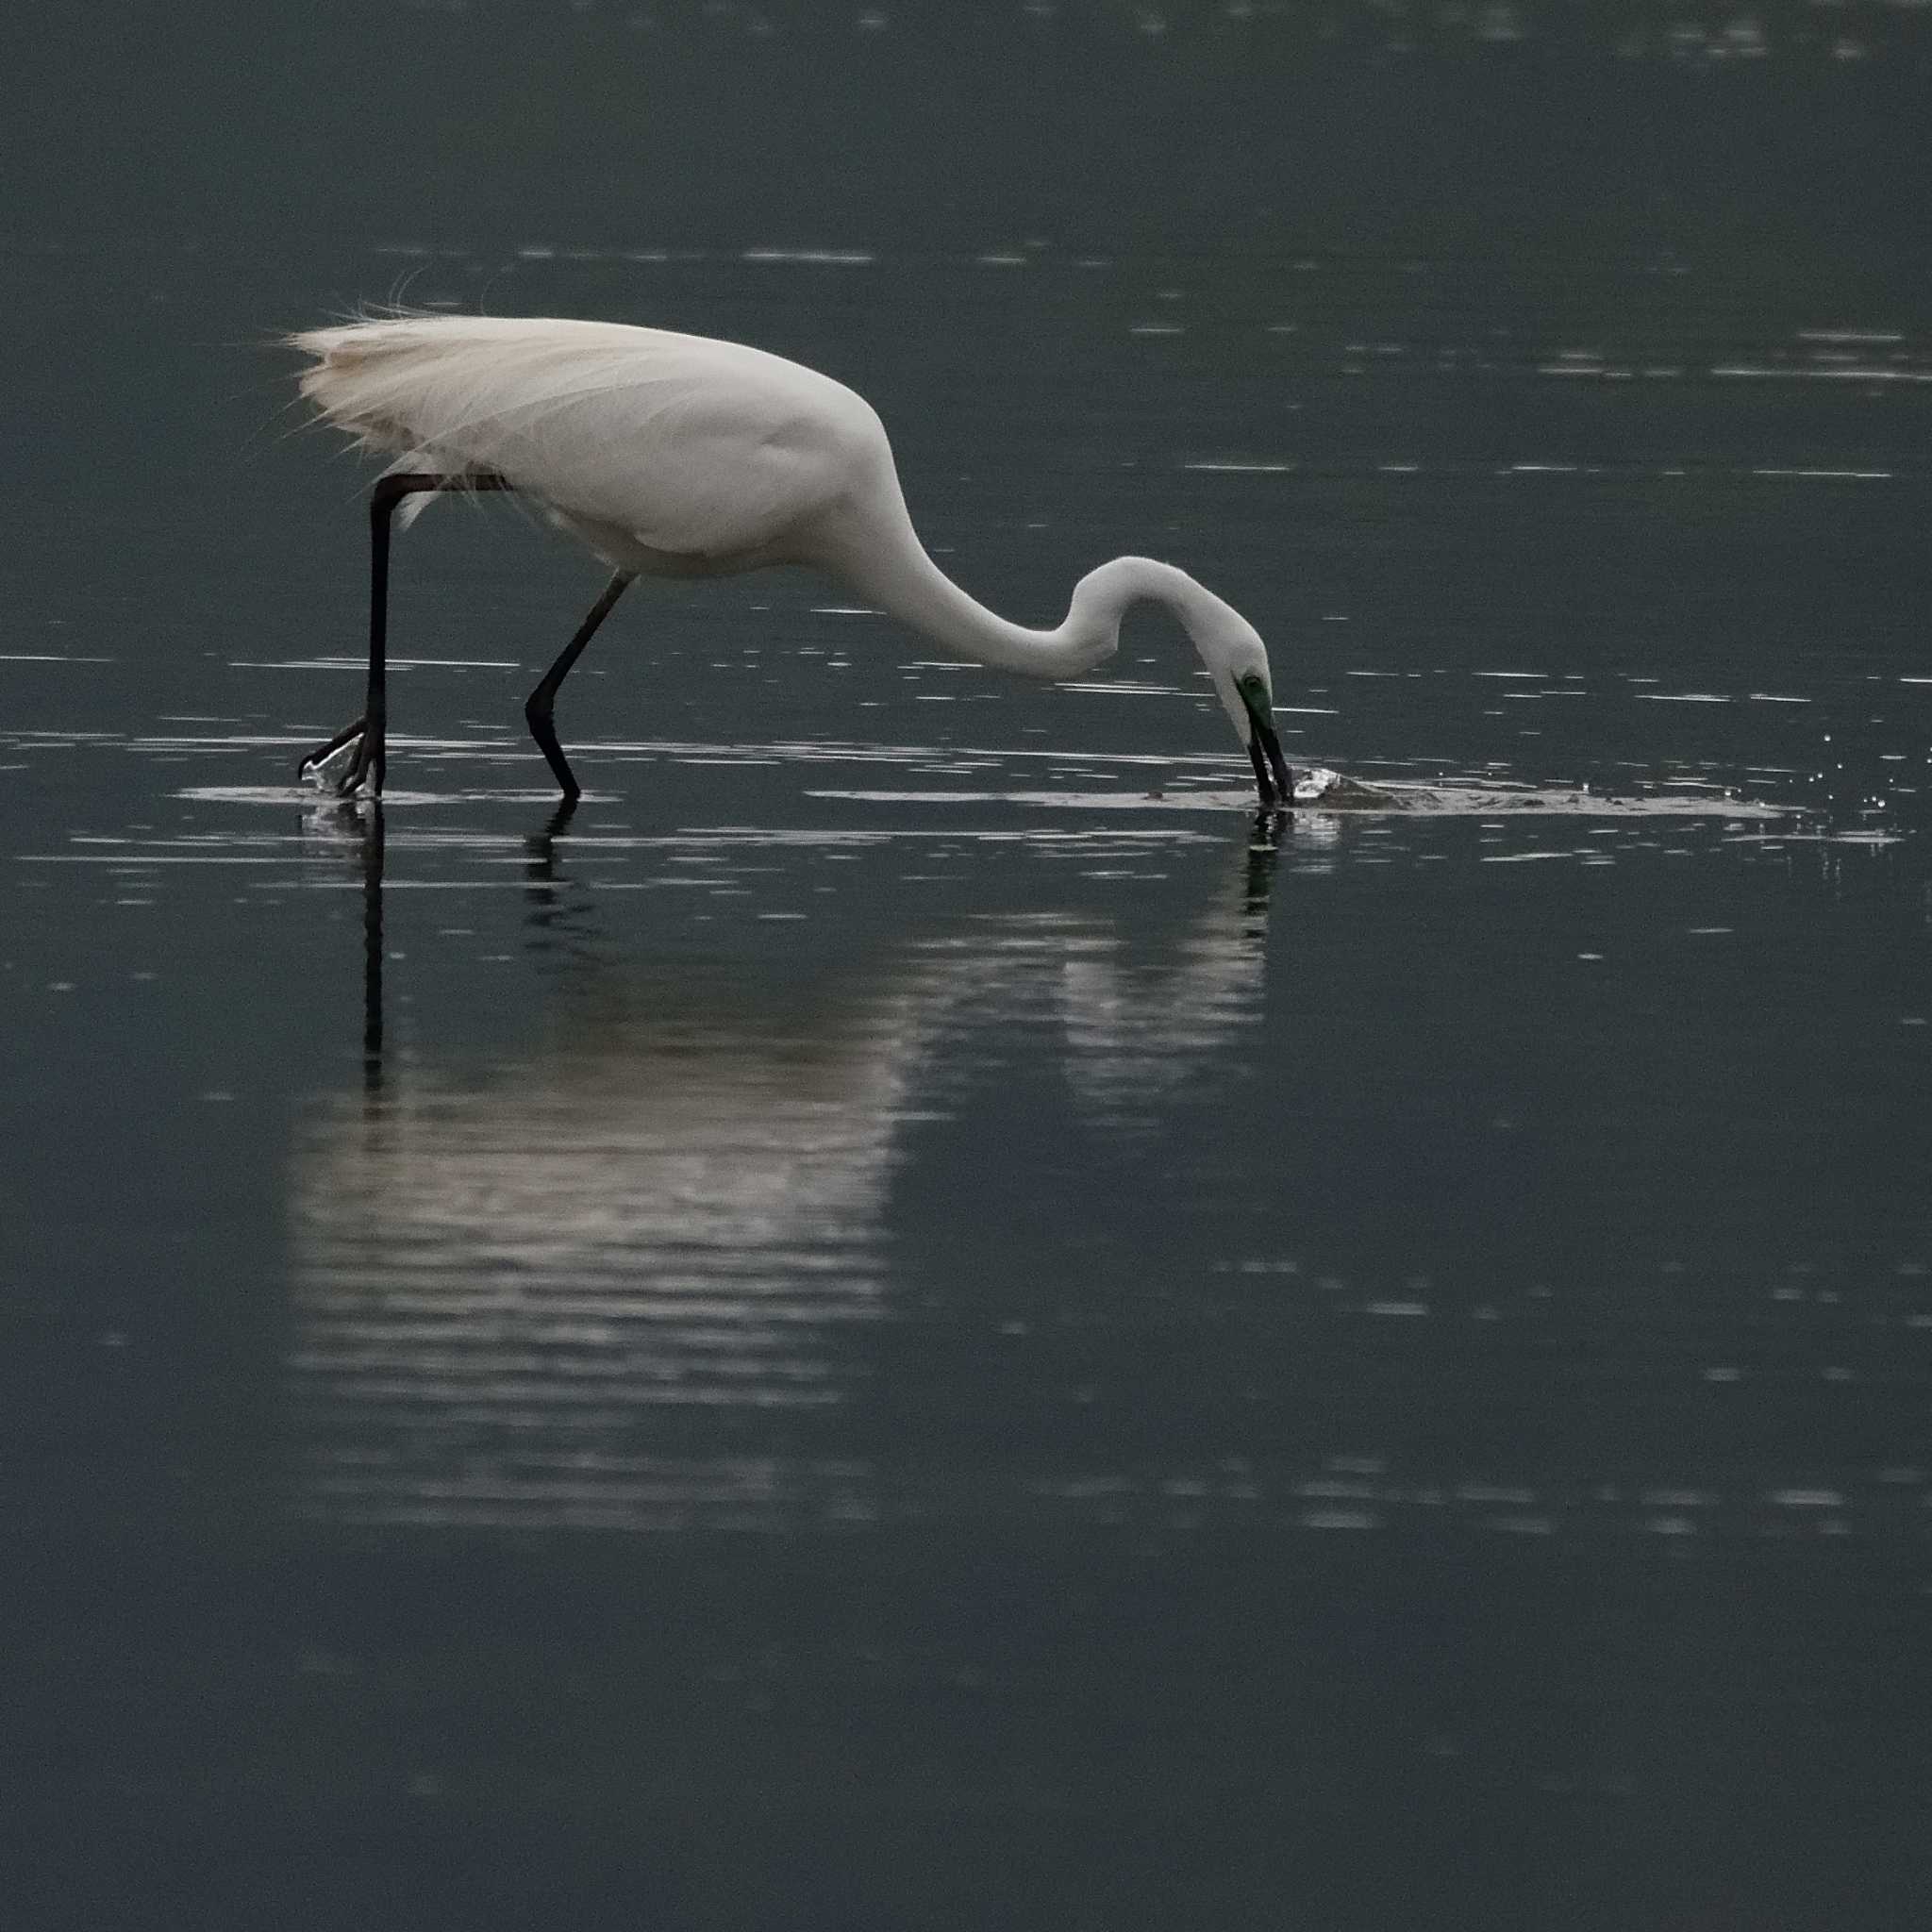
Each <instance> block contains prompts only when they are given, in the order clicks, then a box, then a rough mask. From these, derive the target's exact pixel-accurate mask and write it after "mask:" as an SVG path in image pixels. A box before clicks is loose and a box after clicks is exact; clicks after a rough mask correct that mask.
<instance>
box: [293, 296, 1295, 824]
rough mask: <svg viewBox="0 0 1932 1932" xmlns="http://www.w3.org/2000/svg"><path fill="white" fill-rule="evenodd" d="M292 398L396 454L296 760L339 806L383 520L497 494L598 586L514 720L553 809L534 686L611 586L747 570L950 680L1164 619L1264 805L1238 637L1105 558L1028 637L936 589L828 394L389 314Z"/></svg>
mask: <svg viewBox="0 0 1932 1932" xmlns="http://www.w3.org/2000/svg"><path fill="white" fill-rule="evenodd" d="M292 340H293V344H294V346H295V347H297V348H300V349H302V350H304V351H305V352H306V353H307V354H308V355H309V356H311V357H312V358H314V361H313V363H312V365H311V366H310V367H309V368H308V370H307V371H305V372H304V374H303V376H302V391H303V393H304V394H305V395H306V396H308V399H309V400H310V401H311V402H312V403H313V404H314V405H315V406H316V408H318V409H319V410H320V411H321V412H322V414H323V415H324V416H325V418H326V419H327V420H328V421H329V422H331V423H333V424H335V425H338V426H339V427H341V428H343V429H346V430H349V431H351V432H352V433H353V434H354V435H356V436H357V437H358V438H359V440H360V441H362V442H363V443H364V444H366V445H368V446H369V447H372V448H375V449H380V450H388V451H392V452H395V453H396V457H397V460H396V461H395V462H394V463H393V464H392V465H391V468H390V470H389V471H388V472H387V473H386V475H384V477H383V479H382V480H381V481H380V482H379V483H378V484H377V485H376V491H375V499H374V501H373V503H372V506H371V508H372V536H373V540H374V556H373V560H374V585H373V594H372V600H371V613H370V658H369V701H368V706H367V708H366V709H365V711H364V714H363V716H362V717H361V718H358V720H357V721H356V722H355V723H354V724H351V725H349V726H348V727H347V728H346V729H344V730H342V731H341V732H338V733H337V734H336V736H335V737H334V738H333V739H331V740H330V741H328V742H327V743H326V744H325V745H322V746H319V747H318V748H317V749H316V751H315V752H313V753H311V754H310V756H309V757H308V758H306V759H304V761H303V764H304V769H305V770H307V769H308V768H310V767H317V766H320V765H321V764H323V763H324V762H325V761H326V760H327V759H328V758H332V757H333V756H334V755H335V754H336V753H337V752H339V751H341V749H342V748H343V747H345V746H347V745H349V744H351V743H352V742H353V744H354V746H355V750H354V753H353V755H352V757H351V758H350V759H349V761H348V764H347V768H346V770H345V771H344V773H343V774H342V776H341V781H340V789H341V791H344V792H349V791H355V790H356V789H357V788H358V786H362V785H366V786H367V787H368V789H370V790H371V791H381V789H382V778H383V757H384V729H385V722H386V698H385V688H384V676H383V669H384V648H385V623H386V619H385V606H386V603H387V595H388V572H389V528H390V517H391V511H392V510H393V509H394V508H395V507H396V505H397V504H398V503H400V502H401V501H402V500H403V499H404V498H405V497H406V496H408V495H409V494H411V493H412V492H416V491H434V490H515V491H521V492H523V493H524V494H525V495H527V496H529V497H530V498H532V499H533V500H534V501H535V502H537V503H538V504H540V505H541V507H542V508H543V509H544V511H545V512H546V514H548V515H549V516H550V517H551V518H552V519H553V520H554V521H555V522H557V523H558V524H559V525H563V526H564V527H565V528H567V529H569V530H570V531H572V532H573V533H574V534H575V535H576V536H577V537H579V538H581V539H582V541H584V542H585V543H587V544H588V545H589V546H590V548H591V550H592V551H594V552H595V553H596V554H597V555H598V556H599V557H601V558H603V559H604V561H605V562H606V563H608V565H609V566H610V567H611V569H612V571H613V572H614V573H615V575H613V576H612V578H611V580H610V583H609V585H608V587H607V588H606V590H605V591H604V594H603V596H602V597H600V598H599V599H598V601H597V603H596V605H595V606H593V607H592V608H591V613H590V615H589V616H588V617H587V618H586V619H585V620H584V623H583V624H582V625H581V626H580V627H579V628H578V630H577V633H576V635H575V637H574V638H573V639H572V640H571V641H570V642H569V644H567V645H566V646H565V648H564V650H563V652H562V654H561V656H559V657H558V659H557V661H556V663H555V664H553V665H552V666H551V668H550V670H549V671H548V672H547V673H546V674H545V675H544V677H543V679H542V681H541V683H540V684H539V685H538V687H537V689H536V690H535V691H533V692H532V693H531V694H530V698H529V701H528V703H527V704H526V705H525V717H526V718H527V719H528V721H529V725H530V731H531V735H532V736H533V737H534V738H535V739H536V741H537V743H538V745H539V747H540V748H541V750H542V753H543V755H544V757H545V758H546V759H548V761H549V763H550V767H551V770H552V771H553V772H554V773H555V774H556V775H557V780H558V784H559V785H560V786H561V787H562V788H563V792H564V795H565V797H566V798H575V797H576V796H577V791H578V788H577V783H576V780H575V777H574V776H573V775H572V774H571V769H570V766H569V764H568V762H567V761H566V760H565V758H564V756H563V752H562V748H561V747H560V746H559V745H558V741H557V734H556V730H555V727H554V725H553V724H552V715H551V714H552V710H553V708H554V706H555V702H556V697H557V691H558V686H559V685H560V684H561V683H562V682H563V679H564V676H565V675H566V674H567V673H568V672H569V670H570V668H571V666H572V665H573V664H574V663H575V661H576V658H577V656H578V654H579V653H580V652H581V651H582V650H583V648H584V646H585V645H586V644H587V643H588V642H589V641H590V640H591V634H592V633H593V632H594V631H595V630H596V628H597V626H598V625H600V624H601V623H602V622H603V620H604V618H605V616H606V615H607V614H608V611H609V609H610V608H611V606H612V605H613V604H615V603H616V601H617V599H618V596H619V595H620V594H621V593H622V591H623V590H624V588H625V585H626V584H628V583H629V582H630V581H631V579H632V578H633V577H635V576H638V575H657V576H722V575H730V574H733V573H736V572H739V571H748V570H758V569H761V568H763V567H764V566H766V565H771V564H806V565H810V566H812V567H815V568H818V569H821V570H824V571H828V572H830V573H831V574H832V575H835V576H837V577H839V578H841V580H843V581H844V582H845V583H847V584H849V585H850V586H851V587H852V588H853V589H854V590H855V591H858V593H859V594H860V595H862V596H865V597H867V598H869V599H870V600H872V601H873V602H874V603H876V604H877V605H878V606H879V607H880V608H883V609H885V610H886V611H888V612H890V613H891V615H892V616H894V617H896V618H899V619H900V620H901V621H902V622H904V623H906V624H908V625H911V626H912V627H913V628H914V629H916V630H918V631H920V632H922V633H923V634H924V635H925V636H926V637H928V638H930V639H931V640H932V641H934V642H935V643H936V644H938V645H939V646H940V647H941V649H943V650H946V651H948V652H951V653H952V654H953V655H954V656H956V657H958V658H968V659H970V660H972V661H973V662H974V663H979V664H987V665H991V666H992V667H994V668H995V669H998V670H1004V671H1017V672H1023V673H1025V674H1028V675H1033V676H1038V677H1047V678H1064V677H1074V676H1078V675H1080V674H1081V673H1083V672H1086V671H1090V670H1091V669H1092V668H1093V666H1094V665H1096V664H1098V663H1100V662H1101V661H1102V660H1103V659H1104V658H1108V657H1110V656H1111V655H1112V653H1113V651H1114V649H1115V647H1116V644H1117V642H1118V639H1119V633H1120V624H1121V617H1122V614H1123V613H1124V611H1125V609H1126V608H1127V607H1128V606H1129V605H1130V604H1134V603H1138V602H1141V601H1143V600H1145V601H1150V602H1154V603H1158V604H1161V605H1164V606H1165V607H1166V608H1168V609H1170V610H1171V611H1172V612H1173V613H1174V616H1175V617H1176V618H1177V619H1179V621H1180V623H1181V624H1182V625H1183V626H1184V627H1185V628H1186V629H1187V631H1188V634H1189V635H1190V636H1191V638H1192V639H1193V641H1194V645H1195V648H1196V649H1197V650H1198V651H1199V653H1200V655H1201V659H1202V662H1203V663H1204V664H1206V665H1207V667H1208V673H1209V675H1210V676H1211V677H1212V679H1213V683H1214V689H1215V692H1216V694H1217V695H1218V696H1219V698H1220V700H1221V702H1222V705H1223V706H1224V708H1225V709H1226V711H1227V714H1228V716H1229V718H1230V719H1232V720H1233V722H1234V726H1235V729H1236V731H1237V733H1238V734H1239V735H1240V737H1241V742H1242V744H1243V745H1244V746H1245V747H1246V748H1247V752H1248V756H1249V759H1250V761H1251V762H1252V764H1253V766H1254V770H1255V783H1256V786H1257V791H1259V794H1260V799H1261V803H1262V805H1263V806H1264V807H1268V806H1274V805H1276V804H1280V805H1283V806H1285V805H1286V804H1287V803H1288V800H1289V797H1290V794H1291V784H1290V780H1289V774H1288V771H1287V767H1286V766H1285V764H1284V763H1283V760H1282V756H1281V748H1280V745H1279V743H1278V741H1277V740H1276V738H1275V735H1274V725H1273V724H1272V722H1271V718H1272V706H1273V685H1272V682H1271V680H1270V675H1269V669H1268V655H1267V652H1266V650H1265V649H1264V648H1263V646H1262V643H1261V640H1260V639H1259V637H1257V635H1256V633H1255V629H1254V627H1253V625H1250V624H1249V623H1248V622H1247V620H1246V619H1245V618H1244V617H1242V616H1241V613H1240V612H1239V611H1237V610H1235V609H1234V608H1231V607H1230V606H1229V605H1227V604H1225V603H1224V602H1223V601H1222V600H1221V599H1220V598H1219V597H1217V596H1215V595H1214V593H1213V592H1212V591H1208V590H1205V589H1203V588H1202V586H1201V585H1199V584H1197V583H1196V582H1195V581H1194V580H1193V578H1192V577H1191V576H1189V575H1187V574H1186V573H1185V572H1184V571H1179V570H1176V569H1174V566H1173V565H1171V564H1165V563H1156V562H1154V561H1153V560H1152V559H1150V558H1144V557H1119V558H1114V560H1113V561H1112V562H1111V563H1107V564H1103V565H1102V566H1101V567H1100V568H1099V569H1098V570H1095V571H1091V572H1090V573H1089V574H1088V575H1086V576H1084V577H1082V578H1081V579H1080V581H1079V582H1078V583H1077V584H1076V585H1075V586H1074V595H1073V600H1072V603H1071V604H1070V605H1069V607H1068V610H1067V615H1066V617H1065V619H1064V620H1063V621H1062V622H1061V623H1060V624H1059V625H1058V626H1057V627H1056V628H1054V629H1052V630H1028V629H1026V628H1025V627H1024V626H1023V625H1016V624H1009V623H1008V622H1007V621H1006V620H1005V619H1004V618H1001V617H997V616H995V615H994V614H993V612H991V610H989V609H987V608H985V607H984V606H983V605H981V604H978V603H976V602H975V601H974V599H973V598H972V597H969V596H968V595H967V594H966V592H965V591H962V590H960V589H959V588H958V585H956V584H954V583H953V582H952V581H951V580H950V579H949V578H948V577H947V576H946V575H944V574H943V573H942V572H941V570H940V568H939V566H938V565H937V564H935V563H934V562H933V560H932V559H931V558H929V557H928V556H927V555H926V553H925V550H924V547H923V545H922V544H921V543H920V541H919V539H918V536H917V535H916V534H915V532H914V530H913V528H912V522H911V519H910V517H909V516H908V514H907V510H906V502H905V498H904V497H903V495H902V494H901V493H900V489H899V480H898V476H897V475H896V473H895V471H894V469H893V465H892V453H891V446H890V445H889V444H888V442H887V441H886V432H885V430H884V428H883V426H882V425H880V423H879V419H878V417H877V415H876V414H875V413H874V410H873V408H872V407H871V405H870V404H868V403H867V402H866V401H865V400H864V399H863V398H862V397H860V396H858V395H856V394H854V393H853V391H851V390H849V389H846V388H845V387H843V385H841V384H840V383H837V382H834V381H832V380H831V378H830V377H829V376H824V375H818V374H817V373H816V372H815V371H813V370H809V369H805V368H802V367H800V366H799V365H798V364H797V363H795V362H788V361H785V360H783V359H781V358H778V357H776V356H770V355H766V354H765V353H764V352H763V351H761V350H758V349H750V348H745V347H742V346H741V345H740V344H738V343H736V342H720V341H709V340H708V339H706V338H703V337H698V336H685V335H674V334H670V333H668V332H666V331H664V330H662V329H648V328H632V327H627V326H625V325H620V324H616V323H593V322H559V321H545V320H520V319H499V318H494V317H489V316H456V315H433V316H431V315H421V316H400V317H396V318H394V319H392V320H388V321H372V322H361V323H353V324H349V325H345V326H342V327H340V328H325V329H314V330H311V331H310V332H308V334H305V335H299V336H296V337H294V338H293V339H292Z"/></svg>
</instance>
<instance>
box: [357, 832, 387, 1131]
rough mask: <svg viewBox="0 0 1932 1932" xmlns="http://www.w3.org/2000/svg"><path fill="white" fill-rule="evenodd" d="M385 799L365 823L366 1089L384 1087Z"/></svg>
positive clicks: (364, 960) (364, 987) (363, 880)
mask: <svg viewBox="0 0 1932 1932" xmlns="http://www.w3.org/2000/svg"><path fill="white" fill-rule="evenodd" d="M382 850H383V841H382V803H381V801H380V800H379V799H377V800H375V801H373V802H372V803H371V805H370V807H369V816H368V818H367V819H366V820H365V821H364V823H363V827H362V1089H363V1091H364V1092H365V1093H369V1094H372V1095H373V1094H375V1093H377V1092H379V1091H381V1088H382Z"/></svg>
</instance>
